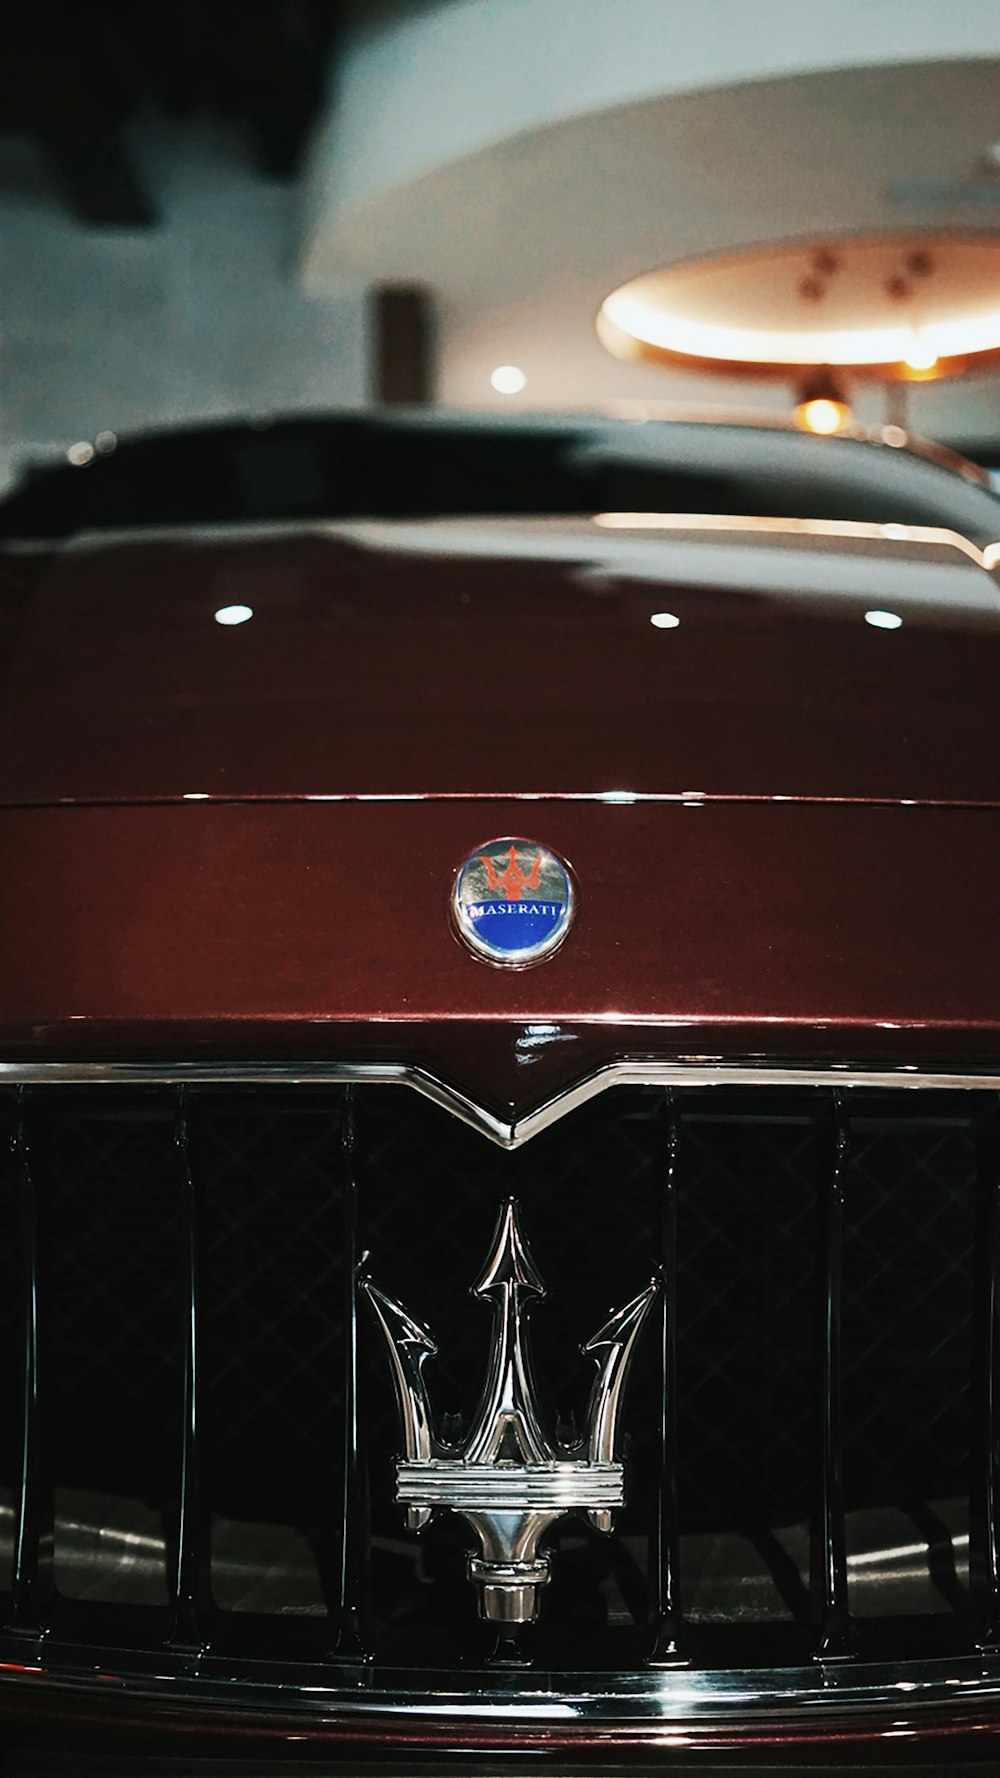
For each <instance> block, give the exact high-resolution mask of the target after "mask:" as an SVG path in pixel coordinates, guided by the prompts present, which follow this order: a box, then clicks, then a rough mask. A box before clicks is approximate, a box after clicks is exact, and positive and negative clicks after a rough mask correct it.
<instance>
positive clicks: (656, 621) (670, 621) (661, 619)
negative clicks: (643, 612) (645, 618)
mask: <svg viewBox="0 0 1000 1778" xmlns="http://www.w3.org/2000/svg"><path fill="white" fill-rule="evenodd" d="M649 621H650V623H651V624H652V626H653V628H654V630H676V629H677V628H678V626H679V624H680V621H681V620H680V618H679V617H675V616H674V614H673V612H672V611H654V612H653V615H652V617H651V618H650V620H649Z"/></svg>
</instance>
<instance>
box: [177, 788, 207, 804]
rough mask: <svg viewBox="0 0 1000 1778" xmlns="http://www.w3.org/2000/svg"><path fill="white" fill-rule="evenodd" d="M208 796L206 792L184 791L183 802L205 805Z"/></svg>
mask: <svg viewBox="0 0 1000 1778" xmlns="http://www.w3.org/2000/svg"><path fill="white" fill-rule="evenodd" d="M209 794H210V793H209V792H208V791H207V790H185V792H184V797H183V801H184V802H186V803H207V802H208V799H209Z"/></svg>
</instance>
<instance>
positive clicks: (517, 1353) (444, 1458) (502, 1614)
mask: <svg viewBox="0 0 1000 1778" xmlns="http://www.w3.org/2000/svg"><path fill="white" fill-rule="evenodd" d="M361 1289H362V1290H363V1291H364V1293H365V1295H366V1296H367V1298H368V1301H369V1303H370V1304H371V1307H372V1309H373V1311H374V1314H375V1318H376V1320H377V1322H378V1325H379V1327H380V1328H381V1330H382V1334H383V1336H384V1339H385V1344H386V1350H387V1352H388V1354H389V1359H390V1362H391V1364H392V1372H393V1378H394V1381H395V1385H396V1394H397V1397H398V1400H399V1412H400V1418H401V1420H402V1424H403V1444H404V1451H405V1454H404V1456H403V1457H401V1458H400V1459H399V1461H398V1462H397V1464H396V1499H397V1501H398V1502H399V1503H400V1505H403V1506H405V1507H406V1509H407V1524H408V1525H409V1526H410V1528H411V1529H412V1530H415V1531H417V1530H419V1529H420V1527H421V1526H422V1525H426V1523H427V1521H428V1519H429V1518H430V1516H431V1513H432V1511H433V1510H434V1508H435V1507H448V1508H450V1509H451V1510H452V1511H453V1512H457V1513H461V1515H462V1517H463V1518H464V1519H466V1520H467V1521H468V1523H469V1525H470V1526H471V1527H472V1529H473V1531H474V1532H475V1533H476V1536H477V1537H478V1539H479V1544H480V1549H481V1552H482V1553H481V1555H480V1556H473V1557H470V1559H469V1579H470V1580H471V1581H474V1582H475V1584H476V1585H477V1586H478V1587H479V1589H480V1601H481V1606H482V1612H483V1616H484V1617H487V1618H491V1619H493V1620H494V1622H497V1623H508V1624H523V1623H529V1622H530V1621H531V1619H532V1618H533V1617H534V1616H535V1615H536V1612H537V1609H538V1590H539V1588H540V1587H543V1586H544V1585H545V1584H546V1582H547V1581H548V1579H549V1556H548V1555H547V1554H546V1553H545V1552H544V1551H540V1550H539V1548H538V1545H539V1541H540V1539H541V1537H542V1535H543V1533H544V1532H545V1531H547V1530H548V1528H549V1526H550V1525H552V1524H553V1523H554V1522H555V1520H556V1519H560V1518H562V1516H563V1514H564V1513H567V1512H571V1511H573V1510H581V1511H585V1512H586V1513H587V1515H588V1517H589V1519H590V1521H591V1523H592V1524H593V1525H595V1526H596V1527H597V1529H598V1530H599V1531H610V1529H611V1513H612V1509H613V1508H614V1507H616V1506H621V1505H622V1504H623V1503H624V1499H625V1475H624V1469H623V1467H622V1464H621V1463H620V1462H619V1461H618V1460H617V1457H616V1440H617V1428H618V1416H619V1412H620V1409H621V1404H622V1395H623V1391H624V1388H625V1381H626V1377H627V1375H628V1368H629V1362H630V1360H631V1357H632V1350H633V1347H634V1345H635V1341H636V1336H637V1335H638V1332H639V1329H640V1328H641V1326H642V1323H643V1321H644V1319H645V1316H646V1314H647V1312H648V1310H649V1308H650V1305H651V1304H652V1302H653V1299H654V1298H655V1296H656V1294H657V1291H658V1289H659V1285H658V1282H657V1280H656V1279H653V1280H652V1281H651V1282H650V1283H649V1284H648V1285H647V1286H646V1289H645V1290H643V1291H640V1293H639V1295H638V1296H637V1297H634V1298H633V1299H632V1301H631V1302H630V1303H626V1304H625V1307H624V1308H622V1309H618V1310H616V1312H615V1313H614V1314H613V1315H612V1316H611V1319H610V1321H608V1322H607V1323H606V1325H605V1326H604V1327H602V1328H601V1329H600V1331H599V1332H598V1333H596V1334H595V1335H594V1337H593V1339H591V1340H588V1341H587V1344H586V1345H585V1346H584V1347H583V1351H584V1352H589V1353H590V1354H592V1356H593V1358H594V1362H595V1363H596V1365H597V1377H596V1379H595V1382H594V1387H593V1390H592V1392H591V1397H590V1404H589V1407H588V1410H587V1427H586V1431H585V1433H584V1436H583V1438H582V1439H581V1440H580V1442H579V1444H577V1445H574V1446H572V1447H570V1448H564V1447H562V1446H560V1445H558V1444H555V1443H553V1442H551V1441H550V1440H549V1439H548V1438H547V1437H546V1436H545V1434H544V1432H543V1431H542V1427H541V1423H540V1419H539V1414H538V1408H537V1396H536V1389H535V1382H534V1377H533V1376H532V1370H531V1355H530V1350H529V1343H528V1309H529V1307H530V1299H531V1297H533V1296H534V1297H544V1296H545V1294H546V1291H545V1286H544V1284H543V1283H542V1280H541V1278H540V1277H539V1275H538V1272H537V1271H536V1269H535V1266H534V1262H533V1261H532V1258H531V1254H530V1252H529V1250H528V1247H527V1245H526V1243H525V1240H524V1236H523V1234H522V1232H521V1225H520V1219H519V1215H518V1206H517V1203H516V1202H515V1200H514V1199H513V1198H512V1199H510V1201H509V1202H508V1203H507V1205H506V1206H505V1208H504V1209H503V1211H502V1212H501V1215H500V1221H499V1223H498V1225H497V1232H496V1239H495V1242H494V1245H493V1251H492V1254H491V1256H490V1258H489V1260H488V1261H487V1264H486V1269H485V1271H484V1272H483V1275H482V1277H481V1278H480V1279H479V1282H478V1283H477V1284H475V1285H474V1286H473V1294H474V1295H475V1296H478V1297H483V1298H484V1299H486V1300H488V1301H491V1302H492V1305H493V1313H494V1331H493V1343H492V1348H491V1352H490V1364H489V1373H488V1375H487V1379H486V1387H485V1388H484V1390H483V1394H482V1398H481V1400H480V1403H479V1406H478V1408H477V1410H476V1414H475V1418H474V1420H473V1424H472V1428H471V1430H470V1432H469V1433H468V1435H467V1437H466V1438H465V1439H464V1441H463V1442H462V1443H461V1444H460V1445H449V1444H446V1443H445V1442H444V1441H443V1440H441V1439H439V1438H437V1437H436V1435H435V1433H434V1429H433V1424H432V1419H431V1408H430V1401H429V1399H428V1395H427V1384H426V1382H425V1380H424V1376H423V1366H424V1361H425V1360H426V1359H428V1358H431V1357H433V1356H434V1354H435V1352H436V1351H437V1344H436V1341H435V1339H434V1336H433V1335H432V1334H431V1333H430V1332H429V1331H428V1329H427V1328H426V1327H423V1326H422V1325H421V1323H420V1322H419V1321H416V1320H414V1318H413V1316H412V1315H410V1314H409V1313H408V1312H407V1310H406V1309H404V1308H403V1307H402V1305H401V1304H400V1303H396V1302H393V1301H392V1299H391V1297H387V1296H386V1295H385V1294H384V1293H383V1292H382V1291H381V1290H379V1289H378V1288H377V1286H376V1285H375V1284H373V1283H372V1281H371V1279H370V1278H362V1279H361Z"/></svg>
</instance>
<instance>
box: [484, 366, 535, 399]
mask: <svg viewBox="0 0 1000 1778" xmlns="http://www.w3.org/2000/svg"><path fill="white" fill-rule="evenodd" d="M527 381H528V379H527V377H526V376H525V374H524V372H523V370H521V369H520V368H519V366H518V365H516V364H498V365H497V367H496V370H494V371H491V372H490V382H491V384H492V386H493V388H494V389H495V390H496V392H497V394H498V395H520V393H521V390H522V389H523V388H524V387H525V385H526V383H527Z"/></svg>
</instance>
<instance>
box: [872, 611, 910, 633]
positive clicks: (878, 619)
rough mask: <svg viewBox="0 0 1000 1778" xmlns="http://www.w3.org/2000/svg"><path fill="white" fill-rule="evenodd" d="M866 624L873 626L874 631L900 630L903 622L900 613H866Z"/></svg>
mask: <svg viewBox="0 0 1000 1778" xmlns="http://www.w3.org/2000/svg"><path fill="white" fill-rule="evenodd" d="M865 623H866V624H871V626H872V629H873V630H898V629H900V628H901V627H902V623H903V620H902V618H901V617H900V615H899V613H898V611H866V612H865Z"/></svg>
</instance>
